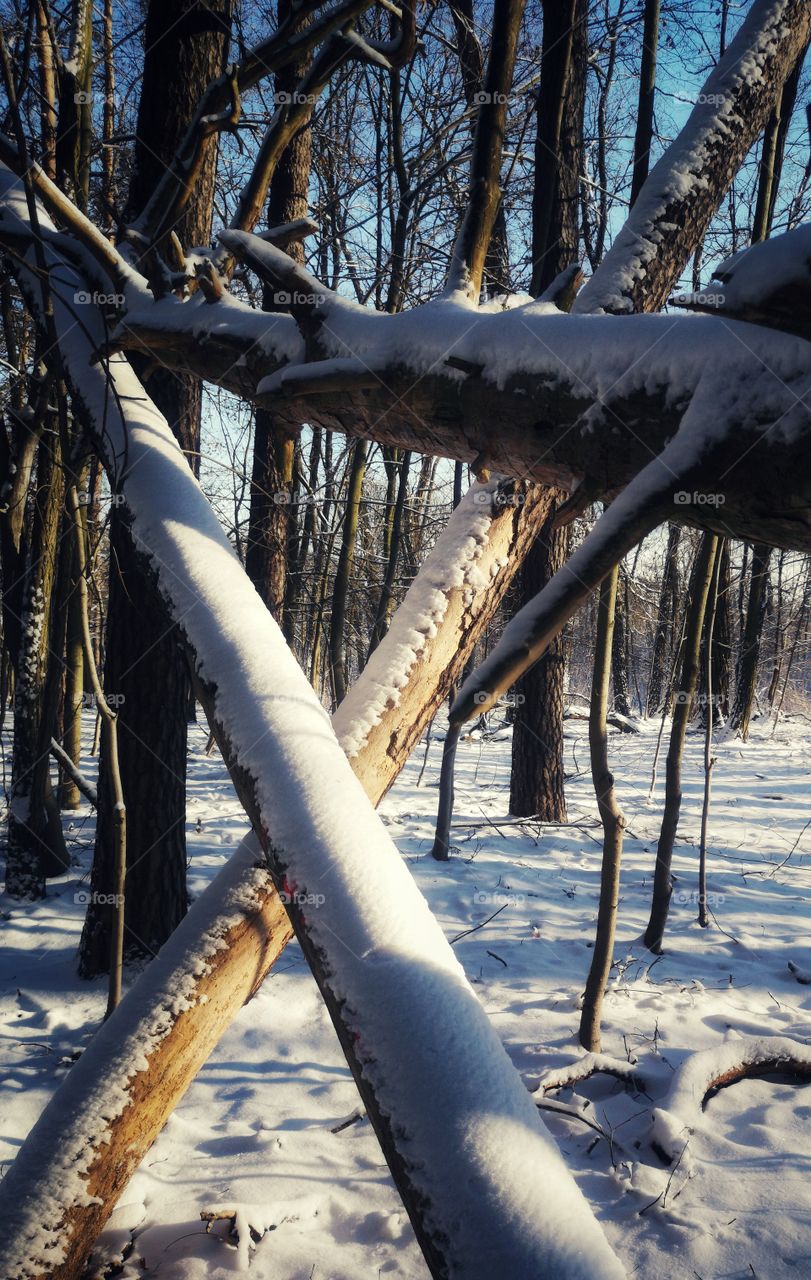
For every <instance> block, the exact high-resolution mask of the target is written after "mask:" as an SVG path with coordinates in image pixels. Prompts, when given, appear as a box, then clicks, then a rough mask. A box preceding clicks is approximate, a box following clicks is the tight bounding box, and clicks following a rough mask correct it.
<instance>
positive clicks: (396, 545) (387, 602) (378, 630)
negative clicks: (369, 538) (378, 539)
mask: <svg viewBox="0 0 811 1280" xmlns="http://www.w3.org/2000/svg"><path fill="white" fill-rule="evenodd" d="M410 467H411V454H410V452H409V451H408V450H407V449H406V451H405V452H404V453H403V456H402V458H401V459H400V465H399V467H398V468H397V469H396V471H395V477H396V484H397V496H396V498H395V500H394V503H393V505H392V504H391V503H389V502H388V499H387V506H388V510H389V511H390V512H391V518H390V521H388V522H387V528H386V545H385V548H384V555H385V557H386V570H385V573H384V576H383V584H382V586H381V588H380V599H379V601H378V605H377V613H376V614H375V620H374V625H373V627H372V636H371V639H370V641H369V653H372V652H373V651H374V650H375V649H376V648H377V646H378V645H379V644H380V641H381V640H382V639H383V637H384V635H385V634H386V631H387V630H388V626H389V620H390V618H391V612H392V605H393V602H394V581H395V577H396V574H397V561H398V558H399V555H400V541H401V539H402V536H403V512H404V510H405V504H406V498H407V497H408V473H409V470H410Z"/></svg>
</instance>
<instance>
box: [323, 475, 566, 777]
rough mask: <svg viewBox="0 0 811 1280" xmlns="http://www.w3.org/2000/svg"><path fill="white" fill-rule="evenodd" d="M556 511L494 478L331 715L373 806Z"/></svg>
mask: <svg viewBox="0 0 811 1280" xmlns="http://www.w3.org/2000/svg"><path fill="white" fill-rule="evenodd" d="M551 507H552V501H551V498H550V496H549V491H548V490H547V489H544V488H543V487H541V486H539V485H516V484H513V483H512V482H509V483H505V482H504V481H503V480H500V479H498V478H493V479H491V480H489V481H488V482H487V483H485V484H475V485H473V486H472V488H471V489H469V490H468V492H467V494H466V495H465V496H464V498H463V499H462V502H461V503H460V505H459V506H458V507H457V508H456V510H455V511H454V512H453V514H452V515H451V517H450V520H449V522H448V524H447V525H446V527H445V529H444V530H443V532H442V533H441V534H440V536H439V538H438V540H437V542H436V545H435V546H434V548H433V550H432V551H431V552H430V554H429V555H428V557H427V559H426V561H425V563H424V564H423V565H422V567H421V568H420V571H419V573H418V574H417V576H416V578H415V579H414V582H413V583H412V585H411V587H410V589H409V591H408V592H407V594H406V597H405V599H404V601H403V603H402V604H401V605H400V607H399V609H398V610H397V612H396V614H395V616H394V619H393V622H392V625H391V627H390V628H389V630H388V631H387V633H386V635H385V636H384V638H383V640H382V641H381V643H380V644H379V645H378V647H377V649H375V651H374V653H373V654H372V656H371V657H370V659H369V661H368V663H367V664H366V666H365V668H364V669H363V671H362V673H361V675H360V677H359V678H358V680H357V681H356V682H355V684H354V685H353V686H352V688H351V689H350V690H349V693H348V694H347V696H346V698H345V699H344V700H343V702H342V703H341V704H340V706H339V707H338V709H337V711H336V712H335V714H334V715H333V718H332V725H333V728H334V730H335V732H336V734H337V735H338V740H339V742H340V743H341V746H342V747H343V748H344V750H345V751H346V754H347V756H348V757H349V759H350V761H351V762H352V766H353V768H354V770H355V773H356V774H357V775H358V777H359V778H360V779H361V780H362V781H363V784H364V786H365V788H366V791H367V794H370V795H373V796H374V797H375V798H376V799H377V798H378V797H379V796H380V795H383V794H384V793H385V791H386V790H387V789H388V787H389V786H390V785H391V783H392V782H393V781H394V777H395V776H396V773H395V772H394V770H393V769H392V762H393V761H394V760H396V761H397V762H398V770H399V766H400V765H402V764H403V763H405V761H406V760H407V758H408V756H409V754H410V752H411V750H412V748H413V747H414V745H415V743H417V742H418V741H419V738H420V734H421V733H422V730H423V728H424V726H425V724H426V721H427V720H428V719H430V718H431V717H432V716H433V715H434V714H435V713H436V711H437V710H438V709H439V707H440V705H441V704H442V701H443V699H444V698H445V697H446V696H447V693H448V691H449V689H450V688H451V687H452V686H453V684H454V682H455V681H456V680H458V679H459V677H460V676H461V674H462V669H463V667H464V665H465V661H466V659H467V657H468V656H469V655H470V653H471V652H472V651H473V647H474V646H475V643H476V640H477V639H478V637H479V636H480V635H481V633H482V631H483V630H484V628H485V626H486V625H487V623H488V622H489V620H490V619H491V618H492V616H493V614H494V613H495V610H496V609H497V607H498V604H499V602H500V601H501V600H502V599H503V597H504V594H505V592H506V590H507V588H508V586H509V585H510V583H511V582H512V580H513V578H514V577H515V575H516V573H517V572H518V569H519V566H520V564H521V561H522V560H523V558H524V554H525V552H526V551H527V550H528V548H529V547H530V546H531V544H532V542H533V541H534V539H535V537H536V536H537V534H538V531H539V530H540V529H541V527H542V526H543V524H544V521H545V520H546V518H547V517H548V515H549V512H550V510H551Z"/></svg>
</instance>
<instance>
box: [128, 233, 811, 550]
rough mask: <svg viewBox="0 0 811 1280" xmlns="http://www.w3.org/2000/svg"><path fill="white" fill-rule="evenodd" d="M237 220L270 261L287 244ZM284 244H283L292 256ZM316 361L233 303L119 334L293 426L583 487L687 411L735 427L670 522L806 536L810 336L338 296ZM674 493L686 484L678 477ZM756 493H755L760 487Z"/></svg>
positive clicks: (783, 540)
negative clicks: (385, 305) (394, 311)
mask: <svg viewBox="0 0 811 1280" xmlns="http://www.w3.org/2000/svg"><path fill="white" fill-rule="evenodd" d="M236 234H237V233H227V235H228V242H229V244H230V245H234V244H236V243H239V244H240V247H241V252H242V254H243V256H245V258H246V259H248V258H250V260H251V261H260V260H264V261H266V262H267V263H268V265H269V267H270V268H275V267H276V264H277V262H278V257H277V256H276V255H278V254H279V251H278V250H275V249H274V248H273V246H270V245H264V244H263V242H262V241H260V240H259V239H258V237H251V236H247V235H242V236H240V237H239V242H237V240H236ZM281 256H283V255H281ZM308 292H309V293H311V294H315V295H316V296H317V297H322V298H323V299H324V301H323V303H320V304H317V306H316V308H315V314H314V315H313V318H312V323H313V325H314V327H315V328H316V329H317V340H318V345H319V353H320V354H321V356H322V358H321V359H319V360H305V355H304V350H305V343H304V339H303V337H302V336H301V334H300V332H299V331H298V329H297V327H296V323H295V321H294V320H293V318H292V316H286V315H285V316H267V315H263V314H262V313H257V312H253V311H251V310H250V308H248V307H247V306H243V305H240V304H239V303H237V302H236V301H235V300H233V299H231V300H229V301H228V302H227V304H226V303H223V304H220V303H217V304H216V305H213V306H208V305H207V304H205V303H204V302H202V301H198V302H195V301H193V300H192V301H190V302H185V303H183V302H178V301H174V300H170V299H164V300H163V301H161V302H159V303H155V304H151V305H150V306H148V307H146V308H142V309H136V310H133V311H132V312H131V313H130V314H129V315H128V316H127V318H126V320H125V321H124V322H123V323H122V324H121V325H120V326H119V327H118V329H117V330H116V331H115V333H114V335H113V339H112V342H113V345H114V346H115V347H117V348H122V349H127V350H142V351H144V352H148V351H151V352H152V353H153V355H154V353H156V352H157V354H158V355H159V356H160V358H161V360H164V361H165V362H166V363H168V364H170V365H177V366H178V367H181V366H182V367H185V368H189V369H192V370H194V371H195V372H198V373H200V374H201V376H204V377H206V378H208V379H209V380H210V381H213V382H219V383H220V384H221V385H223V386H226V387H227V388H229V389H230V390H232V391H234V392H235V393H237V394H240V395H242V396H245V397H246V398H248V399H251V400H253V401H254V402H255V403H257V404H260V405H264V406H265V407H272V410H273V413H274V415H275V416H276V417H277V419H278V420H279V421H280V422H284V423H285V424H286V425H287V426H289V427H290V428H291V429H292V430H296V429H297V428H298V427H299V426H300V425H301V424H302V423H303V422H310V423H319V424H321V425H322V426H324V427H326V428H328V429H334V430H338V431H342V432H344V433H345V434H347V435H349V436H357V437H363V438H369V439H375V440H377V441H378V442H380V443H387V444H393V445H398V446H400V447H403V448H408V449H415V450H418V451H422V452H427V453H433V454H441V455H443V456H446V457H453V458H457V459H461V460H462V461H466V462H469V463H476V464H478V465H482V466H487V467H489V469H490V470H491V471H493V472H497V473H500V474H503V475H520V476H523V477H527V478H530V479H534V480H539V481H541V482H542V483H545V484H554V485H558V486H561V487H563V488H566V489H568V490H572V489H574V488H575V487H576V486H577V485H578V484H581V483H582V484H583V485H584V487H585V489H587V490H588V492H589V494H590V496H591V498H592V500H595V499H596V498H598V497H600V496H601V495H606V494H612V493H616V492H618V491H619V490H620V489H622V488H623V487H624V486H625V485H627V484H628V482H629V481H630V480H632V479H633V478H634V476H636V475H637V474H638V473H639V472H640V471H641V470H642V468H643V467H644V466H645V465H646V464H647V463H648V462H649V461H650V459H651V457H652V456H656V455H659V454H661V453H662V452H663V450H664V448H665V446H666V444H667V441H668V440H669V439H670V438H671V437H672V436H673V435H674V434H675V432H676V431H677V429H678V428H679V425H680V423H681V421H682V419H683V417H684V415H685V412H686V411H687V409H688V408H689V407H690V406H691V405H692V404H694V403H695V405H696V413H695V414H694V415H693V417H694V418H695V417H696V415H697V414H698V413H699V412H700V413H703V414H707V415H711V417H712V418H713V419H715V420H717V422H718V423H721V424H723V425H724V426H725V427H726V429H727V430H726V436H725V437H724V438H723V439H721V438H718V439H717V443H718V446H719V447H718V449H717V451H716V453H715V455H714V457H713V459H712V463H711V465H708V466H707V468H706V469H705V471H704V472H703V473H702V476H701V479H700V483H699V485H698V486H697V488H696V489H695V491H692V490H691V491H687V490H686V489H684V490H683V491H682V490H680V491H679V498H678V500H677V501H674V499H673V495H671V508H672V510H671V512H670V515H671V518H673V519H675V520H681V521H683V522H688V523H692V524H695V525H698V526H700V527H704V528H711V529H714V530H716V531H718V532H720V533H724V534H727V535H734V536H739V537H742V538H747V539H757V540H760V541H765V542H768V543H773V544H775V545H783V546H793V547H798V548H802V549H809V548H811V478H810V477H811V466H809V463H810V462H811V444H809V438H810V437H809V431H808V426H809V419H808V411H807V410H806V409H805V406H804V404H803V403H802V402H801V401H802V397H803V396H804V395H805V394H806V393H807V390H808V387H809V385H810V383H809V379H811V346H809V344H808V343H807V342H805V341H804V340H802V339H801V338H791V337H787V336H786V335H785V334H782V333H774V332H771V331H769V330H767V329H763V328H760V327H758V326H755V325H750V324H744V323H733V322H730V321H728V320H726V319H720V318H718V317H715V316H696V315H679V316H673V315H635V316H628V317H626V318H623V320H622V322H621V324H618V321H617V318H616V317H614V316H590V315H567V314H565V313H563V312H560V311H558V310H557V309H556V308H555V307H554V306H553V305H552V304H551V303H540V302H537V303H525V304H524V305H520V306H516V307H513V308H512V309H510V310H507V311H502V312H493V311H489V310H485V309H484V308H476V307H474V306H473V305H472V304H470V303H467V302H465V301H464V300H463V299H460V297H459V295H455V296H454V297H453V298H446V299H439V300H435V301H433V302H429V303H426V304H425V305H424V306H422V307H418V308H415V309H414V310H413V311H411V312H403V313H401V314H398V315H393V316H388V315H382V314H378V313H375V312H373V311H370V310H369V309H368V308H364V307H360V306H358V305H357V304H355V303H352V302H350V301H349V300H347V299H342V298H338V297H336V296H335V295H330V294H328V293H327V292H326V291H325V290H324V289H323V286H321V285H320V284H319V283H318V281H316V280H315V279H314V278H312V277H310V278H309V282H308ZM677 489H678V486H677ZM753 493H754V494H755V495H756V499H755V498H753Z"/></svg>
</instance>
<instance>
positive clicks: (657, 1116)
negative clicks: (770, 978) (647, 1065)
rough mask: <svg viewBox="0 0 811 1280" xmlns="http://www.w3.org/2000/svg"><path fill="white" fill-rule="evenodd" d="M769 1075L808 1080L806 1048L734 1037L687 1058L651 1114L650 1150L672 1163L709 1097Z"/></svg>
mask: <svg viewBox="0 0 811 1280" xmlns="http://www.w3.org/2000/svg"><path fill="white" fill-rule="evenodd" d="M772 1072H780V1073H781V1074H786V1075H791V1076H797V1077H798V1078H799V1079H801V1080H811V1045H807V1044H802V1043H801V1042H800V1041H799V1040H791V1039H789V1037H788V1036H760V1037H747V1038H745V1039H740V1038H737V1037H735V1038H732V1039H729V1040H724V1041H723V1043H722V1044H719V1045H718V1046H717V1047H716V1048H714V1049H703V1050H701V1052H700V1053H691V1054H690V1056H689V1057H688V1058H686V1059H685V1061H684V1062H683V1063H682V1064H681V1066H680V1067H679V1069H678V1070H677V1072H676V1074H675V1075H674V1077H673V1080H672V1083H671V1085H670V1091H669V1093H668V1095H667V1098H666V1099H665V1101H664V1103H663V1104H662V1105H661V1106H660V1107H657V1108H656V1110H655V1111H654V1113H653V1131H652V1136H651V1141H652V1145H653V1148H654V1150H655V1151H656V1152H657V1154H658V1155H660V1156H661V1157H662V1159H663V1160H665V1161H666V1163H668V1164H670V1163H672V1161H674V1160H676V1159H677V1158H678V1157H679V1155H680V1154H681V1152H682V1151H683V1150H684V1146H685V1142H686V1140H687V1139H688V1138H689V1136H690V1134H691V1133H693V1132H694V1130H695V1129H697V1128H698V1127H699V1125H700V1123H701V1114H702V1112H703V1110H704V1106H705V1104H706V1101H707V1098H708V1096H709V1094H711V1093H712V1092H713V1091H714V1090H716V1089H723V1088H724V1087H725V1086H726V1085H729V1084H734V1083H735V1082H736V1081H738V1080H746V1079H748V1078H749V1077H752V1076H763V1075H769V1074H771V1073H772Z"/></svg>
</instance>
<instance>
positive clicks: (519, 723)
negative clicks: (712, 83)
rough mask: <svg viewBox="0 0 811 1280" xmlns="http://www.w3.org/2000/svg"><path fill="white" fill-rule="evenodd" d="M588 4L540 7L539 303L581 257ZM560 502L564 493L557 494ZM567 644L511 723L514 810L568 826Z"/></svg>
mask: <svg viewBox="0 0 811 1280" xmlns="http://www.w3.org/2000/svg"><path fill="white" fill-rule="evenodd" d="M586 10H587V6H586V4H585V2H584V0H572V3H571V4H570V5H563V6H561V5H559V4H555V3H552V2H551V0H550V2H549V3H545V4H544V6H543V22H544V27H543V51H542V56H541V86H540V91H539V94H538V105H537V132H536V141H535V186H534V189H533V213H532V258H533V264H534V265H533V272H532V291H533V293H534V294H535V295H536V296H537V295H538V294H540V293H543V292H544V290H545V289H547V288H548V287H549V285H550V284H551V283H552V281H553V280H554V279H555V277H556V276H558V275H559V274H560V272H561V271H563V270H564V269H565V268H566V267H568V266H569V265H571V263H572V262H576V261H577V258H578V200H579V194H580V172H581V162H582V156H583V110H584V103H585V83H586V56H587V52H588V49H587V32H586ZM551 497H552V498H553V500H554V501H555V502H556V503H557V502H559V501H560V500H561V499H562V497H563V494H562V493H561V492H560V491H557V492H554V491H553V493H552V494H551ZM553 523H554V516H550V519H549V520H548V521H547V523H546V525H545V526H544V529H543V531H542V533H541V534H540V535H539V537H538V539H537V541H536V543H535V545H534V546H533V548H532V550H531V551H530V552H529V554H528V556H527V557H526V559H525V561H524V563H523V565H522V567H521V570H520V572H519V576H518V592H517V597H518V598H517V601H516V604H517V607H518V608H521V607H523V605H525V604H526V603H527V602H528V601H529V600H531V599H532V598H533V596H535V595H536V594H537V593H538V592H539V591H540V590H541V589H542V588H543V587H544V586H546V583H547V582H548V581H549V579H550V578H551V577H552V575H553V574H554V573H556V572H557V570H558V569H559V568H560V567H561V566H562V565H563V564H564V562H565V560H566V556H567V554H568V549H569V530H568V528H561V529H555V528H553ZM565 681H566V661H565V646H564V640H563V636H558V637H557V638H556V639H555V640H554V641H553V642H552V644H551V645H550V646H549V648H548V649H547V651H546V653H545V654H544V656H543V657H542V658H541V660H540V662H539V663H538V664H537V665H536V666H535V667H534V668H533V669H532V670H531V671H529V672H528V673H527V674H526V675H525V676H524V677H523V679H522V680H521V681H520V682H519V684H518V686H517V694H518V696H519V697H520V698H521V699H523V701H521V702H520V703H519V705H518V706H517V708H516V714H515V718H514V721H513V742H512V769H511V774H510V810H511V812H512V813H515V814H517V815H520V816H524V815H528V814H538V816H539V817H541V818H542V819H543V820H544V821H546V822H563V821H565V819H566V798H565V793H564V770H563V691H564V686H565Z"/></svg>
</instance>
